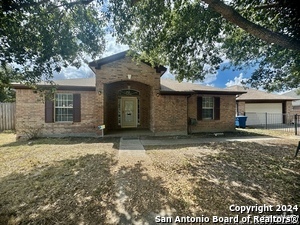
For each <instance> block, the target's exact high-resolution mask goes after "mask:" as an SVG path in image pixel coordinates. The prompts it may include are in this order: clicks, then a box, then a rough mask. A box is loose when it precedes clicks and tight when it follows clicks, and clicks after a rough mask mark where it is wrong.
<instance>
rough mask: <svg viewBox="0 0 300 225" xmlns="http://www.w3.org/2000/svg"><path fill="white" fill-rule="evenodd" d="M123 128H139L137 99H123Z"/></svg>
mask: <svg viewBox="0 0 300 225" xmlns="http://www.w3.org/2000/svg"><path fill="white" fill-rule="evenodd" d="M121 109H122V116H121V127H124V128H125V127H137V98H136V97H122V98H121Z"/></svg>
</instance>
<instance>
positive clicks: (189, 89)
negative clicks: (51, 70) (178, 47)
mask: <svg viewBox="0 0 300 225" xmlns="http://www.w3.org/2000/svg"><path fill="white" fill-rule="evenodd" d="M89 66H90V68H91V69H92V70H93V71H94V73H95V78H85V79H72V80H60V81H55V83H56V84H57V89H56V92H55V93H54V95H53V97H54V98H49V99H48V98H45V97H43V96H41V95H40V94H38V93H36V92H35V91H33V90H32V89H29V88H28V87H26V86H24V85H22V84H15V85H14V88H15V89H16V132H17V136H22V135H24V129H38V130H39V132H40V133H39V135H41V136H57V135H97V134H98V135H99V134H100V133H101V132H100V131H99V130H98V126H99V125H103V124H104V125H105V127H106V128H105V132H106V133H109V131H112V130H122V129H123V130H126V129H128V128H133V129H147V130H150V131H152V132H153V134H154V135H184V134H187V133H191V132H192V133H195V132H225V131H232V130H234V129H235V98H236V95H238V94H242V93H245V91H235V90H226V89H219V88H214V87H209V86H203V85H198V84H192V83H184V82H182V83H179V82H177V81H173V80H164V79H161V76H162V75H163V73H164V72H165V71H166V68H165V67H163V66H157V67H155V68H153V67H151V66H150V65H149V64H147V63H143V62H140V63H137V62H135V61H133V60H132V58H131V57H130V56H128V55H127V54H126V52H121V53H118V54H116V55H113V56H110V57H106V58H103V59H100V60H96V61H93V62H91V63H89ZM41 86H44V87H46V88H47V87H49V85H47V84H44V85H41ZM195 122H196V123H195ZM191 124H192V125H191Z"/></svg>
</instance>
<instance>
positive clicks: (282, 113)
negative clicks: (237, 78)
mask: <svg viewBox="0 0 300 225" xmlns="http://www.w3.org/2000/svg"><path fill="white" fill-rule="evenodd" d="M226 89H228V90H232V91H238V90H239V91H246V93H244V94H242V95H239V96H237V98H236V113H237V115H246V116H247V117H248V118H247V125H257V124H265V123H266V117H267V123H268V124H282V123H289V122H290V121H291V120H292V118H293V114H294V113H293V107H292V102H293V101H294V100H296V98H293V97H289V96H284V95H278V94H274V93H268V92H265V91H261V90H257V89H253V88H245V87H242V86H239V85H235V86H231V87H228V88H226ZM266 113H267V115H266Z"/></svg>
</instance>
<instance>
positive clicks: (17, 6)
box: [0, 0, 93, 12]
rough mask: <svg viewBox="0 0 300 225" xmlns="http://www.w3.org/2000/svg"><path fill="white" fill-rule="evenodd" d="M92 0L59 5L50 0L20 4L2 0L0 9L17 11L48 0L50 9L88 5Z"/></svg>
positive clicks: (80, 0) (79, 0)
mask: <svg viewBox="0 0 300 225" xmlns="http://www.w3.org/2000/svg"><path fill="white" fill-rule="evenodd" d="M92 1H93V0H78V1H75V2H68V3H64V4H61V5H55V1H54V2H51V1H50V0H40V1H38V2H30V3H23V4H22V3H21V4H17V3H12V2H11V1H8V0H3V2H2V3H1V7H0V9H2V11H3V12H9V11H17V10H21V9H25V8H29V7H32V6H33V7H35V6H40V5H42V4H44V3H47V2H50V4H51V5H52V9H54V8H59V7H62V6H66V7H68V8H71V7H73V6H74V5H80V4H82V5H88V4H90V3H91V2H92Z"/></svg>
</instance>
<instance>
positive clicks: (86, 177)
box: [0, 134, 116, 224]
mask: <svg viewBox="0 0 300 225" xmlns="http://www.w3.org/2000/svg"><path fill="white" fill-rule="evenodd" d="M4 136H5V138H3V137H4ZM0 137H1V141H2V143H1V144H0V145H1V149H0V156H1V157H0V208H1V211H0V224H81V223H82V224H98V223H99V221H105V220H106V212H107V210H108V209H109V208H110V207H111V208H114V207H115V206H113V205H111V203H112V202H113V199H114V198H115V192H114V189H113V188H112V187H113V186H114V175H113V174H112V172H111V168H112V167H113V166H114V165H115V164H116V159H115V151H116V150H115V149H114V144H115V143H114V141H115V140H110V141H108V142H107V143H104V142H103V141H102V140H101V139H86V138H76V139H72V138H65V139H37V140H34V141H32V143H29V144H28V142H12V139H11V138H12V136H11V134H1V135H0ZM111 141H112V142H111ZM101 142H103V143H101Z"/></svg>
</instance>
